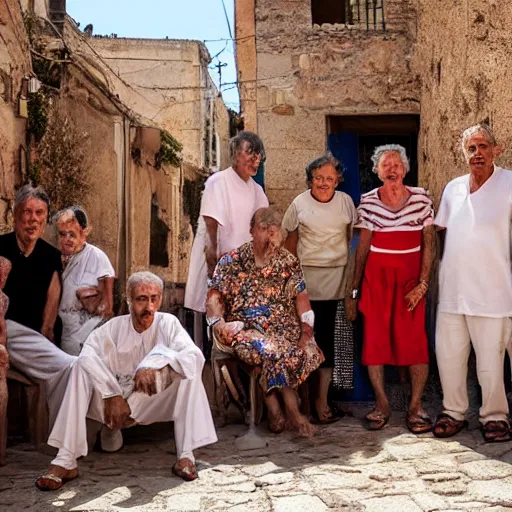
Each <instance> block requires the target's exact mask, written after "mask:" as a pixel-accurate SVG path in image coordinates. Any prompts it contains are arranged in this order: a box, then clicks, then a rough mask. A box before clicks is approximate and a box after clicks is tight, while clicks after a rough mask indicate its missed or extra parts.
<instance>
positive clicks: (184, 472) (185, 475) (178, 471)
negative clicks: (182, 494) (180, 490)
mask: <svg viewBox="0 0 512 512" xmlns="http://www.w3.org/2000/svg"><path fill="white" fill-rule="evenodd" d="M176 464H178V463H176ZM176 464H174V466H173V467H172V472H173V474H174V475H176V476H179V477H180V478H182V479H183V480H185V482H192V480H195V479H196V478H199V475H198V474H197V470H196V466H195V464H193V466H194V469H193V470H192V469H190V467H188V466H185V467H184V468H177V467H176Z"/></svg>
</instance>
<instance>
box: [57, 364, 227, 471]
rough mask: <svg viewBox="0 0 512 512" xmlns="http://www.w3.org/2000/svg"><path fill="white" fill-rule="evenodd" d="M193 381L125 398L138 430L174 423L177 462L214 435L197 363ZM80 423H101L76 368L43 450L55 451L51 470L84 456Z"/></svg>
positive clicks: (98, 404)
mask: <svg viewBox="0 0 512 512" xmlns="http://www.w3.org/2000/svg"><path fill="white" fill-rule="evenodd" d="M198 364H199V365H200V366H201V368H199V369H198V370H199V371H198V372H197V375H198V378H195V379H180V380H175V381H174V382H173V383H172V384H171V385H170V386H169V387H168V388H167V389H165V390H163V391H162V392H161V393H158V394H156V395H153V396H148V395H145V394H144V393H132V394H131V395H130V396H129V397H128V398H127V401H128V405H129V406H130V409H131V415H130V416H131V418H133V419H134V420H135V421H136V422H137V423H139V424H141V425H148V424H150V423H156V422H160V421H174V440H175V443H176V452H177V456H178V459H180V458H181V457H183V456H186V455H192V451H193V450H195V449H196V448H199V447H201V446H205V445H207V444H211V443H215V442H216V441H217V435H216V433H215V427H214V425H213V420H212V416H211V412H210V407H209V404H208V399H207V396H206V392H205V389H204V386H203V382H202V380H201V369H202V363H201V362H200V361H198ZM86 417H88V418H91V419H93V420H96V421H99V422H101V423H103V422H104V415H103V400H102V398H101V396H100V394H99V393H98V392H97V391H95V389H94V387H93V384H92V381H91V379H90V377H89V375H88V373H87V371H86V370H85V369H84V368H83V366H82V364H81V359H80V358H79V359H78V360H77V363H76V364H74V365H73V368H72V369H71V373H70V376H69V382H68V387H67V389H66V393H65V395H64V398H63V401H62V405H61V407H60V410H59V413H58V415H57V419H56V421H55V425H54V427H53V430H52V431H51V433H50V437H49V439H48V444H49V445H50V446H54V447H56V448H59V452H58V454H57V457H56V459H54V460H53V461H52V464H56V465H58V466H61V467H64V468H66V469H73V468H76V466H77V463H76V459H77V458H78V457H82V456H85V455H87V429H86Z"/></svg>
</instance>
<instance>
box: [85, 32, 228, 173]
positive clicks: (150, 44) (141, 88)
mask: <svg viewBox="0 0 512 512" xmlns="http://www.w3.org/2000/svg"><path fill="white" fill-rule="evenodd" d="M88 42H89V44H90V45H91V46H92V47H93V48H94V50H95V51H96V52H97V53H98V55H99V56H100V57H101V59H102V60H103V61H104V62H106V64H107V65H108V66H109V67H110V68H111V70H112V71H113V72H114V73H115V74H116V75H117V76H118V77H119V78H120V79H121V80H122V81H123V82H125V83H126V84H128V85H129V88H128V89H126V88H125V89H123V90H122V91H121V92H120V98H121V100H122V101H124V103H126V105H128V106H129V107H131V108H133V110H135V111H136V112H138V113H139V114H142V115H143V116H145V117H146V118H148V119H151V121H153V122H154V123H155V124H157V125H158V126H161V127H162V128H164V129H166V130H168V131H169V132H170V133H172V134H173V135H174V136H175V137H176V138H177V139H178V140H179V141H180V142H181V143H182V144H183V158H184V160H185V161H186V162H187V163H188V164H191V165H193V166H195V167H196V168H198V169H199V168H224V167H225V166H226V164H227V160H228V159H227V154H226V148H227V141H228V138H229V116H228V112H227V108H226V107H225V105H224V103H223V102H222V100H221V99H220V98H219V92H218V90H217V88H216V87H215V84H214V83H213V81H212V79H211V78H210V75H209V73H208V64H209V63H210V60H211V57H210V55H209V53H208V50H207V49H206V46H205V45H204V44H203V43H202V42H200V41H190V40H175V39H125V38H117V37H116V38H112V37H91V38H89V39H88ZM141 98H144V99H145V100H146V101H145V103H144V105H142V103H141V102H140V99H141ZM210 126H212V130H210Z"/></svg>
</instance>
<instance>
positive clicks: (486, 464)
mask: <svg viewBox="0 0 512 512" xmlns="http://www.w3.org/2000/svg"><path fill="white" fill-rule="evenodd" d="M459 470H460V471H462V472H463V473H464V474H466V475H467V476H469V478H472V479H473V480H494V479H496V478H506V477H508V476H512V466H511V465H510V464H507V463H505V462H501V461H499V460H478V461H474V462H468V463H466V464H461V465H460V466H459Z"/></svg>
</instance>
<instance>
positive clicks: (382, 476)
mask: <svg viewBox="0 0 512 512" xmlns="http://www.w3.org/2000/svg"><path fill="white" fill-rule="evenodd" d="M360 469H361V470H362V471H363V474H365V475H367V476H368V477H369V478H371V479H372V480H376V481H378V482H385V481H387V480H409V479H411V478H416V477H417V473H416V469H415V468H414V466H413V465H412V464H410V463H407V462H383V463H381V464H371V465H369V466H363V467H360Z"/></svg>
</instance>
